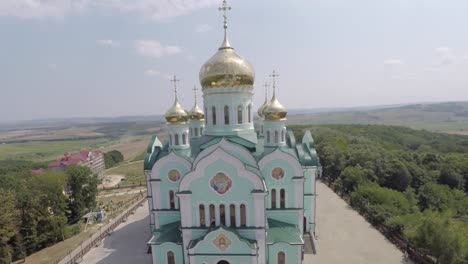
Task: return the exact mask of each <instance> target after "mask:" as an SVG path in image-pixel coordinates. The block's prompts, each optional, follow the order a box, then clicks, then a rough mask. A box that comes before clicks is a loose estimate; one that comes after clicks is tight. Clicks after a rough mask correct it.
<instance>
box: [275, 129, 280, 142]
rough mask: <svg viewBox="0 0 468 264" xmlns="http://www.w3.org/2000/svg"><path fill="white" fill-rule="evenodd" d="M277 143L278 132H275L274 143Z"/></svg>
mask: <svg viewBox="0 0 468 264" xmlns="http://www.w3.org/2000/svg"><path fill="white" fill-rule="evenodd" d="M278 141H279V135H278V131H275V143H278Z"/></svg>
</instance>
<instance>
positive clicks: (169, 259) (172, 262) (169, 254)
mask: <svg viewBox="0 0 468 264" xmlns="http://www.w3.org/2000/svg"><path fill="white" fill-rule="evenodd" d="M167 264H175V257H174V252H172V251H168V252H167Z"/></svg>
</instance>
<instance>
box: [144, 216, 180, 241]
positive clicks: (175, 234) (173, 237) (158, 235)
mask: <svg viewBox="0 0 468 264" xmlns="http://www.w3.org/2000/svg"><path fill="white" fill-rule="evenodd" d="M179 227H180V221H179V222H174V223H170V224H167V225H163V226H161V227H160V228H159V229H157V230H155V231H154V232H153V237H152V238H151V240H150V241H149V242H148V244H151V245H160V244H162V243H165V242H172V243H176V244H182V235H181V231H180V229H179Z"/></svg>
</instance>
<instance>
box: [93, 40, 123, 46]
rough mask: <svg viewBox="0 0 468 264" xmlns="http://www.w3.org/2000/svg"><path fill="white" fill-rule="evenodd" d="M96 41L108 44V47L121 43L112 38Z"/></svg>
mask: <svg viewBox="0 0 468 264" xmlns="http://www.w3.org/2000/svg"><path fill="white" fill-rule="evenodd" d="M96 43H97V44H98V45H100V46H106V47H111V46H117V45H119V43H118V42H117V41H114V40H112V39H99V40H97V41H96Z"/></svg>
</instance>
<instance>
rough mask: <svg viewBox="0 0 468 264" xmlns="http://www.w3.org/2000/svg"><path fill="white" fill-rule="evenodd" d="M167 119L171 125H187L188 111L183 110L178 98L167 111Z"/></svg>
mask: <svg viewBox="0 0 468 264" xmlns="http://www.w3.org/2000/svg"><path fill="white" fill-rule="evenodd" d="M165 117H166V121H167V123H169V124H185V123H186V122H187V121H188V114H187V111H185V110H184V108H182V106H181V105H180V104H179V101H178V100H177V98H176V99H175V101H174V104H173V105H172V107H171V108H169V109H168V110H167V111H166V115H165Z"/></svg>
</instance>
